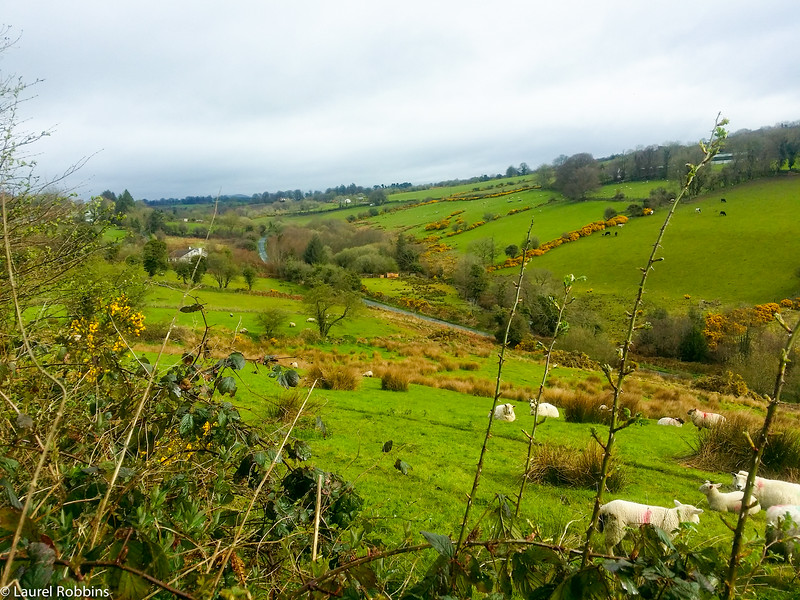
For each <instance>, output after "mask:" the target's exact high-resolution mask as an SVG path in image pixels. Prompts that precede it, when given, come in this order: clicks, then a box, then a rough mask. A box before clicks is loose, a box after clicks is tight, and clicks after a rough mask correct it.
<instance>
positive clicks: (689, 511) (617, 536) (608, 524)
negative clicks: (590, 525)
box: [599, 500, 703, 554]
mask: <svg viewBox="0 0 800 600" xmlns="http://www.w3.org/2000/svg"><path fill="white" fill-rule="evenodd" d="M701 514H703V509H702V508H697V507H696V506H692V505H691V504H681V503H680V502H678V501H677V500H675V507H674V508H666V507H663V506H648V505H646V504H638V503H636V502H629V501H628V500H612V501H611V502H608V503H607V504H604V505H603V506H601V507H600V521H599V530H600V531H601V532H603V531H605V534H606V553H607V554H611V553H612V552H613V551H614V548H615V547H616V546H617V544H619V543H620V542H621V541H622V538H624V537H625V529H626V528H627V527H629V526H632V525H646V524H650V525H655V526H656V527H659V528H661V529H663V530H664V532H665V533H666V534H667V536H668V537H670V538H671V537H672V532H673V531H675V530H676V529H677V528H678V525H680V524H681V523H699V522H700V515H701Z"/></svg>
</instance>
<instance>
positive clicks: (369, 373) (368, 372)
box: [362, 371, 372, 377]
mask: <svg viewBox="0 0 800 600" xmlns="http://www.w3.org/2000/svg"><path fill="white" fill-rule="evenodd" d="M362 377H372V371H364V374H363V375H362Z"/></svg>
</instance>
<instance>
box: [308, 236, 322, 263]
mask: <svg viewBox="0 0 800 600" xmlns="http://www.w3.org/2000/svg"><path fill="white" fill-rule="evenodd" d="M303 260H304V261H305V262H306V263H308V264H309V265H318V264H322V263H324V262H325V246H323V245H322V240H321V239H320V238H319V235H317V234H316V233H315V234H314V235H313V237H312V238H311V241H310V242H308V246H306V249H305V251H304V252H303Z"/></svg>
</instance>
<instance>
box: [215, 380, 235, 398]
mask: <svg viewBox="0 0 800 600" xmlns="http://www.w3.org/2000/svg"><path fill="white" fill-rule="evenodd" d="M217 391H218V392H219V393H220V394H230V395H231V396H234V395H235V394H236V380H235V379H234V378H233V377H222V378H221V379H220V380H219V381H217Z"/></svg>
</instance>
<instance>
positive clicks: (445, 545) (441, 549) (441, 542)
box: [420, 531, 456, 558]
mask: <svg viewBox="0 0 800 600" xmlns="http://www.w3.org/2000/svg"><path fill="white" fill-rule="evenodd" d="M420 533H421V534H422V537H424V538H425V539H426V540H428V543H429V544H430V545H431V547H432V548H433V549H434V550H436V551H437V552H438V553H439V554H441V555H442V556H444V557H445V558H453V557H454V556H455V554H456V547H455V546H454V545H453V541H452V540H451V539H450V538H449V537H447V536H446V535H440V534H438V533H431V532H430V531H420Z"/></svg>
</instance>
